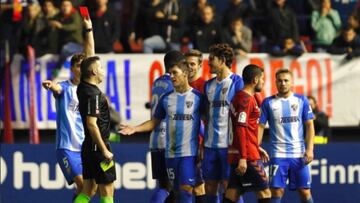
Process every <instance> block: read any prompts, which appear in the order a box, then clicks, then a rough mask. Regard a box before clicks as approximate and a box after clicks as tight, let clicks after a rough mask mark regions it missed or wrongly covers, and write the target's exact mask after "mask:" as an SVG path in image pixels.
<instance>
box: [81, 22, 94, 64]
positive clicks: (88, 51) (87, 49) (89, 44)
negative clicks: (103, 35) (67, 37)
mask: <svg viewBox="0 0 360 203" xmlns="http://www.w3.org/2000/svg"><path fill="white" fill-rule="evenodd" d="M83 22H84V27H85V30H84V31H85V40H84V54H85V56H86V58H88V57H91V56H94V55H95V42H94V34H93V28H92V22H91V19H90V16H87V17H83Z"/></svg>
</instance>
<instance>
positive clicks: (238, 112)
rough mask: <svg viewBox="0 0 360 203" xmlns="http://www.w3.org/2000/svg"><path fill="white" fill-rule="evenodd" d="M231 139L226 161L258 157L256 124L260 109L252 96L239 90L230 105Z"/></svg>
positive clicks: (233, 161) (232, 162)
mask: <svg viewBox="0 0 360 203" xmlns="http://www.w3.org/2000/svg"><path fill="white" fill-rule="evenodd" d="M230 110H231V111H230V114H231V115H230V116H231V122H232V130H233V141H232V143H231V146H230V148H229V155H228V161H229V163H231V164H237V163H238V162H239V159H240V158H242V159H246V160H248V161H254V160H259V159H260V153H259V144H258V138H257V134H258V126H259V117H260V109H259V107H258V105H257V102H256V99H255V97H254V96H252V95H250V94H248V93H246V92H245V91H243V90H241V91H239V92H238V93H236V94H235V96H234V98H233V100H232V101H231V106H230Z"/></svg>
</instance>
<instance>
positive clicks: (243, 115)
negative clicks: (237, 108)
mask: <svg viewBox="0 0 360 203" xmlns="http://www.w3.org/2000/svg"><path fill="white" fill-rule="evenodd" d="M238 122H239V123H246V113H245V112H240V114H239V119H238Z"/></svg>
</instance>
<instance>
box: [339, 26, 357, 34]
mask: <svg viewBox="0 0 360 203" xmlns="http://www.w3.org/2000/svg"><path fill="white" fill-rule="evenodd" d="M349 31H354V32H356V31H355V29H354V28H353V27H351V26H350V25H346V26H345V27H344V28H343V29H342V32H343V33H345V32H349Z"/></svg>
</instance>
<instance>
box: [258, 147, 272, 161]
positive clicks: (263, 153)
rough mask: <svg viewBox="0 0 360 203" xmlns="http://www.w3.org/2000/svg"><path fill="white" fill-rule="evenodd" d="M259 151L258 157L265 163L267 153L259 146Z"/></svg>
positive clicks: (267, 159)
mask: <svg viewBox="0 0 360 203" xmlns="http://www.w3.org/2000/svg"><path fill="white" fill-rule="evenodd" d="M259 152H260V157H261V160H262V161H263V162H264V163H267V162H268V161H269V160H270V158H269V154H268V153H267V152H266V151H265V149H263V148H262V147H259Z"/></svg>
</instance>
